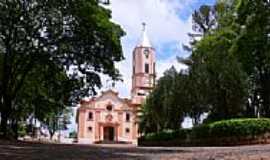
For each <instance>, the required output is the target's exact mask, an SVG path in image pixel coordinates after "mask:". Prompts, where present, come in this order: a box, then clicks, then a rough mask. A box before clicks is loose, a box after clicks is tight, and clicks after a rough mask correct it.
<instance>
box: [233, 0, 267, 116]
mask: <svg viewBox="0 0 270 160" xmlns="http://www.w3.org/2000/svg"><path fill="white" fill-rule="evenodd" d="M236 15H237V17H236V18H235V19H236V20H235V21H236V25H237V26H238V28H239V36H238V38H237V40H236V42H235V44H234V48H233V51H234V54H235V55H237V56H238V59H239V61H240V62H241V63H242V64H243V67H244V69H245V71H246V73H247V74H248V75H249V78H250V81H251V82H250V84H251V86H252V87H251V88H250V100H251V103H250V104H249V105H252V106H253V107H255V108H257V110H258V112H259V113H260V115H261V116H264V117H270V107H269V106H270V51H269V49H270V34H269V33H270V21H269V16H270V2H269V1H267V0H262V1H254V0H246V1H244V0H240V1H239V3H238V5H237V10H236Z"/></svg>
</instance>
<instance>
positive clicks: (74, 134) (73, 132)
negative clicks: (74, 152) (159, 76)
mask: <svg viewBox="0 0 270 160" xmlns="http://www.w3.org/2000/svg"><path fill="white" fill-rule="evenodd" d="M69 138H77V132H76V131H72V132H70V133H69Z"/></svg>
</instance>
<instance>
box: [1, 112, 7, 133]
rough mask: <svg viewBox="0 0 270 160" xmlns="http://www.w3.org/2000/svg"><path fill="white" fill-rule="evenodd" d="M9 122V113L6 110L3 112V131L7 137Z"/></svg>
mask: <svg viewBox="0 0 270 160" xmlns="http://www.w3.org/2000/svg"><path fill="white" fill-rule="evenodd" d="M7 122H8V115H7V114H6V113H5V112H2V113H1V131H2V132H3V135H2V136H3V137H7Z"/></svg>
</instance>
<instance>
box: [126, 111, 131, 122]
mask: <svg viewBox="0 0 270 160" xmlns="http://www.w3.org/2000/svg"><path fill="white" fill-rule="evenodd" d="M129 121H130V114H129V113H126V122H129Z"/></svg>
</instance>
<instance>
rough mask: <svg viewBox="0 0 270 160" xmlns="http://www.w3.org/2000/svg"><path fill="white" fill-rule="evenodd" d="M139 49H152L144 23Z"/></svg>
mask: <svg viewBox="0 0 270 160" xmlns="http://www.w3.org/2000/svg"><path fill="white" fill-rule="evenodd" d="M138 47H152V46H151V43H150V41H149V38H148V35H147V31H146V23H145V22H143V23H142V36H141V40H140V42H139V44H138Z"/></svg>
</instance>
